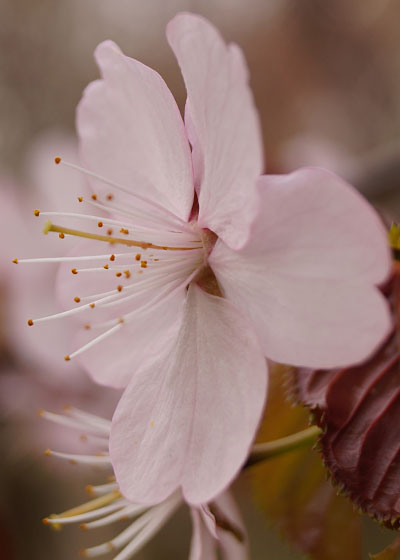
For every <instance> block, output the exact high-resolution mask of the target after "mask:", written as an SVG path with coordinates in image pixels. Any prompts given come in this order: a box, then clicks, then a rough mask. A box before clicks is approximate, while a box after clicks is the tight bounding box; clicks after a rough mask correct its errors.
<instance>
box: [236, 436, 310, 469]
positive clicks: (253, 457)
mask: <svg viewBox="0 0 400 560" xmlns="http://www.w3.org/2000/svg"><path fill="white" fill-rule="evenodd" d="M320 433H321V428H319V427H318V426H310V427H309V428H306V429H305V430H301V431H300V432H296V433H295V434H291V435H290V436H286V437H283V438H279V439H275V440H273V441H267V442H265V443H257V444H256V445H254V446H253V450H252V452H251V453H250V456H249V458H248V460H247V463H246V465H245V468H247V467H251V466H253V465H256V464H258V463H261V462H262V461H265V460H267V459H271V458H272V457H277V456H278V455H283V454H284V453H288V452H289V451H294V450H295V449H298V448H300V447H305V446H307V445H310V444H312V443H314V442H315V440H316V438H317V437H318V436H319V434H320Z"/></svg>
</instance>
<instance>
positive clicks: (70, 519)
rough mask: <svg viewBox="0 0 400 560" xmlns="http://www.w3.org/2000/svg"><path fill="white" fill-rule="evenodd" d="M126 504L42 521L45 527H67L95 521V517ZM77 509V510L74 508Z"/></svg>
mask: <svg viewBox="0 0 400 560" xmlns="http://www.w3.org/2000/svg"><path fill="white" fill-rule="evenodd" d="M125 504H126V500H121V501H118V502H116V503H115V504H110V505H109V506H104V507H102V508H98V509H95V510H94V511H90V512H87V513H80V514H74V515H73V516H72V515H71V516H69V515H68V516H65V515H63V514H60V515H57V514H53V515H50V516H49V517H45V518H44V519H43V523H44V524H45V525H52V524H54V525H69V524H71V523H80V522H84V521H91V520H92V519H96V517H101V516H102V515H105V514H108V513H111V512H114V511H116V510H121V509H122V508H123V507H124V506H125ZM76 509H78V508H76Z"/></svg>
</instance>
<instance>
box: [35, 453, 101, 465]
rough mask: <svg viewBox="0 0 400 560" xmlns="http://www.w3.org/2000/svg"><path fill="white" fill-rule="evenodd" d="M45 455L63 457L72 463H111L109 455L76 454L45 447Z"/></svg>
mask: <svg viewBox="0 0 400 560" xmlns="http://www.w3.org/2000/svg"><path fill="white" fill-rule="evenodd" d="M45 455H47V456H48V457H50V456H53V455H54V457H58V458H59V459H64V460H66V461H68V462H70V463H71V464H72V465H75V464H78V463H81V464H86V465H103V466H109V465H110V464H111V462H110V457H109V456H108V455H76V454H73V453H61V452H59V451H53V450H52V449H46V451H45Z"/></svg>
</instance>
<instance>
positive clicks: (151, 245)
mask: <svg viewBox="0 0 400 560" xmlns="http://www.w3.org/2000/svg"><path fill="white" fill-rule="evenodd" d="M50 231H53V232H57V233H63V234H67V235H73V236H76V237H83V238H84V239H94V240H96V241H106V242H107V243H118V244H120V245H126V246H127V247H140V248H141V249H162V250H163V251H167V250H169V251H193V250H194V249H198V247H169V246H162V245H156V244H154V243H149V242H146V241H135V240H133V239H123V238H121V237H112V236H106V235H98V234H96V233H89V232H86V231H80V230H77V229H71V228H66V227H62V226H58V225H56V224H53V223H52V222H50V221H47V222H46V224H45V225H44V228H43V233H44V234H46V235H47V234H48V233H49V232H50Z"/></svg>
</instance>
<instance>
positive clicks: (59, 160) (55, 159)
mask: <svg viewBox="0 0 400 560" xmlns="http://www.w3.org/2000/svg"><path fill="white" fill-rule="evenodd" d="M60 162H61V158H60V157H58V156H57V157H55V158H54V163H56V164H57V165H58V164H59V163H60Z"/></svg>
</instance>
